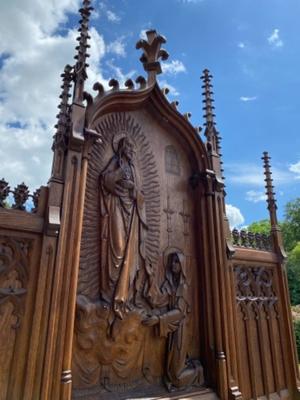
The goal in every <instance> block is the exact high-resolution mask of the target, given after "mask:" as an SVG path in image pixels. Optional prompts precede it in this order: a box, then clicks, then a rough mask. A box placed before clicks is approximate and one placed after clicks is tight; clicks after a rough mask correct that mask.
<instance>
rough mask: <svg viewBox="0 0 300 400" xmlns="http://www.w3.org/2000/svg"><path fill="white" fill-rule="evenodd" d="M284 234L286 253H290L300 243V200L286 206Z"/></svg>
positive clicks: (283, 224)
mask: <svg viewBox="0 0 300 400" xmlns="http://www.w3.org/2000/svg"><path fill="white" fill-rule="evenodd" d="M282 233H283V239H284V245H285V249H286V251H288V252H290V251H291V250H293V248H294V247H295V246H296V245H297V243H298V242H300V198H297V199H296V200H294V201H290V202H289V203H287V205H286V206H285V220H284V221H283V223H282Z"/></svg>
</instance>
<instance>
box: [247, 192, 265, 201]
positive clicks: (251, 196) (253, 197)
mask: <svg viewBox="0 0 300 400" xmlns="http://www.w3.org/2000/svg"><path fill="white" fill-rule="evenodd" d="M266 198H267V196H266V194H265V192H263V191H256V190H249V191H248V192H247V193H246V200H248V201H251V202H252V203H259V202H260V201H266Z"/></svg>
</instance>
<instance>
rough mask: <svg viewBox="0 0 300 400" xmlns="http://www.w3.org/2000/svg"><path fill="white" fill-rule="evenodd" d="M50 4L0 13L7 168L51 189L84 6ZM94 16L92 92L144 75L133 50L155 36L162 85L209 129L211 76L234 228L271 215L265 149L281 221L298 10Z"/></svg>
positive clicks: (219, 1)
mask: <svg viewBox="0 0 300 400" xmlns="http://www.w3.org/2000/svg"><path fill="white" fill-rule="evenodd" d="M41 3H42V2H41V1H39V0H26V1H24V0H14V1H11V2H1V4H0V169H1V172H2V174H1V175H3V176H4V177H5V178H6V179H7V180H9V182H10V183H11V185H12V186H14V185H16V184H17V183H20V182H21V181H23V180H24V181H25V182H26V183H28V184H29V185H30V186H31V187H32V188H35V187H36V186H39V185H41V184H46V182H47V180H48V177H49V174H50V167H51V157H52V154H51V151H50V146H51V137H52V134H53V132H54V130H53V125H54V123H55V115H56V113H57V109H56V106H57V104H58V94H59V85H60V80H59V75H60V73H61V71H62V70H63V67H64V65H65V64H66V63H73V55H74V47H75V37H76V29H77V27H78V26H77V21H78V14H77V9H78V7H79V6H80V1H79V0H52V1H47V2H43V4H41ZM94 7H95V11H94V14H93V18H92V20H91V26H92V28H91V36H92V39H91V46H92V47H91V59H90V70H89V81H88V84H87V88H88V89H91V87H92V85H93V83H94V82H95V81H97V80H99V81H102V82H103V83H104V84H105V85H107V83H108V80H109V79H110V78H112V77H115V78H117V79H119V80H120V81H121V82H124V81H125V80H126V78H127V77H132V78H135V77H136V76H138V75H139V74H141V73H143V70H142V67H141V65H140V62H139V56H140V54H139V52H138V51H137V50H135V43H136V41H137V40H138V39H139V38H140V36H141V35H143V32H144V31H145V30H146V29H149V28H155V29H156V30H158V31H159V33H161V34H163V35H164V36H166V38H167V44H166V45H165V48H166V49H167V50H168V52H169V54H170V58H169V60H168V61H167V62H166V63H165V65H164V66H163V70H164V73H163V74H162V75H161V76H160V77H159V79H160V82H161V84H162V85H163V86H169V87H170V89H171V91H170V94H169V99H170V100H174V99H176V100H178V101H179V103H180V106H179V109H180V111H181V112H187V111H189V112H191V113H192V118H191V121H192V123H193V124H194V125H203V118H202V114H203V112H202V96H201V92H202V89H201V81H200V79H199V77H200V75H201V72H202V70H203V69H204V68H208V69H209V70H210V71H211V73H212V74H213V76H214V78H213V84H214V93H215V94H214V98H215V106H216V110H215V111H216V121H217V127H218V129H219V131H220V133H221V136H222V138H223V140H222V148H223V160H224V166H225V177H226V184H227V203H228V204H229V205H231V207H229V209H228V210H229V213H230V217H231V219H232V222H235V223H236V224H240V226H243V225H247V224H249V223H251V222H252V221H254V220H258V219H262V218H265V217H267V210H266V205H265V201H264V195H263V192H264V186H263V185H264V182H263V171H262V162H261V159H260V158H261V155H262V152H263V151H264V150H268V151H269V152H270V155H271V156H272V166H273V170H274V184H275V186H276V192H277V198H278V206H279V210H278V212H279V217H280V218H282V217H283V213H284V204H285V203H286V202H287V201H289V200H293V199H295V198H296V197H297V196H299V188H300V138H299V134H298V129H299V128H298V127H299V125H300V113H299V110H300V104H299V103H300V99H299V98H300V74H299V71H300V42H299V38H300V24H299V14H300V2H299V1H296V0H263V1H262V0H235V1H233V0H227V1H226V2H225V1H224V0H200V1H199V0H198V1H197V0H151V1H145V0H139V1H138V0H118V1H117V0H111V1H94ZM298 93H299V95H298ZM242 217H243V218H242Z"/></svg>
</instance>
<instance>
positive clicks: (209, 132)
mask: <svg viewBox="0 0 300 400" xmlns="http://www.w3.org/2000/svg"><path fill="white" fill-rule="evenodd" d="M201 79H202V81H203V85H202V89H203V90H204V91H203V93H202V95H203V96H204V100H203V103H204V107H203V110H204V118H205V123H204V125H205V126H206V128H205V132H204V135H205V136H206V139H207V143H206V146H207V151H208V154H209V157H210V160H211V168H212V169H213V170H214V171H215V172H216V174H217V177H218V178H219V179H221V180H224V179H225V178H224V177H223V176H222V173H223V169H222V164H223V162H222V160H221V156H222V154H221V153H220V151H221V137H220V135H219V132H218V131H217V129H216V123H215V114H214V109H215V107H214V106H213V103H214V99H213V98H212V95H213V91H212V84H211V79H212V75H211V74H210V72H209V70H208V69H205V70H204V71H203V75H202V76H201Z"/></svg>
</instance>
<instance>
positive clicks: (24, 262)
mask: <svg viewBox="0 0 300 400" xmlns="http://www.w3.org/2000/svg"><path fill="white" fill-rule="evenodd" d="M29 245H30V241H28V240H26V239H24V240H22V239H13V238H9V237H4V236H0V343H1V348H0V399H6V393H7V388H8V383H9V376H10V371H11V368H12V365H11V364H12V358H13V354H14V347H15V341H16V336H17V330H18V327H19V326H20V324H21V320H22V315H23V312H24V295H25V294H26V291H27V290H26V288H27V282H28V252H29Z"/></svg>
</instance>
